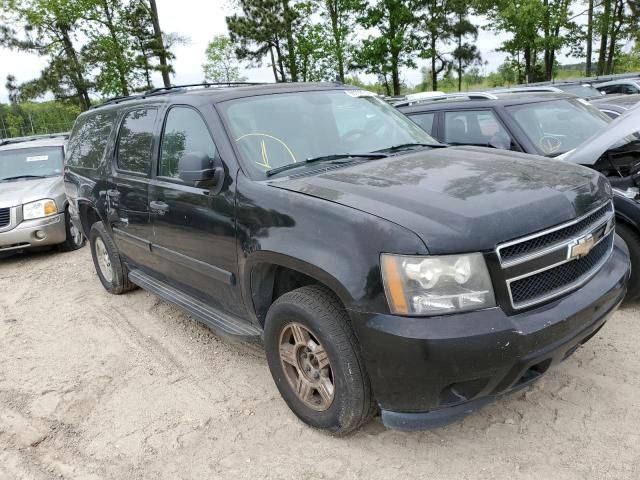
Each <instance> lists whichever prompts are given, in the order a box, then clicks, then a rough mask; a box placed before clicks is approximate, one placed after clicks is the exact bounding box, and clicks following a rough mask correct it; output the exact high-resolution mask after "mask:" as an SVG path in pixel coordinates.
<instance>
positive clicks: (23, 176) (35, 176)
mask: <svg viewBox="0 0 640 480" xmlns="http://www.w3.org/2000/svg"><path fill="white" fill-rule="evenodd" d="M20 178H45V177H44V176H43V175H16V176H15V177H6V178H3V179H0V180H1V181H3V182H4V181H5V180H18V179H20Z"/></svg>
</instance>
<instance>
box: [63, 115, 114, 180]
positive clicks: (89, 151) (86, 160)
mask: <svg viewBox="0 0 640 480" xmlns="http://www.w3.org/2000/svg"><path fill="white" fill-rule="evenodd" d="M115 119H116V113H115V111H110V112H105V113H95V114H91V113H89V114H86V115H85V116H81V117H80V118H78V120H76V123H75V125H74V126H73V130H72V132H71V136H70V138H69V148H68V149H67V156H66V159H65V160H66V163H67V165H69V166H72V167H80V168H92V169H95V168H98V165H99V164H100V161H101V160H102V156H103V155H104V149H105V147H106V145H107V141H108V140H109V136H110V135H111V130H112V128H113V124H114V122H115Z"/></svg>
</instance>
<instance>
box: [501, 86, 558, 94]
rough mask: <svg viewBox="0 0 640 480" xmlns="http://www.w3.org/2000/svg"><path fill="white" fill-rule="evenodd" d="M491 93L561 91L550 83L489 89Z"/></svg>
mask: <svg viewBox="0 0 640 480" xmlns="http://www.w3.org/2000/svg"><path fill="white" fill-rule="evenodd" d="M491 91H492V92H493V93H526V92H554V93H563V92H562V90H560V89H559V88H558V87H554V86H552V85H538V86H524V87H508V88H496V89H493V90H491Z"/></svg>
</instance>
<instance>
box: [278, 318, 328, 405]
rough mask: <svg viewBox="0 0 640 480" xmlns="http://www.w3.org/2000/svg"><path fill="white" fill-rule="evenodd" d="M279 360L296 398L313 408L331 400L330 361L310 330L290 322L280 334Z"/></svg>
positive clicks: (326, 403)
mask: <svg viewBox="0 0 640 480" xmlns="http://www.w3.org/2000/svg"><path fill="white" fill-rule="evenodd" d="M279 351H280V361H281V363H282V367H283V369H284V372H285V375H286V377H287V380H288V382H289V384H290V385H291V387H292V388H293V391H294V392H295V393H296V395H297V397H298V399H299V400H300V401H302V402H303V403H304V404H305V405H306V406H308V407H309V408H311V409H313V410H316V411H324V410H327V409H328V408H329V407H330V406H331V404H332V403H333V398H334V393H335V389H334V384H333V374H332V371H331V363H330V362H329V357H328V356H327V353H326V351H325V349H324V347H323V346H322V345H321V344H320V342H319V341H318V339H317V337H316V335H314V334H313V332H312V331H311V330H309V329H308V328H307V327H305V326H304V325H302V324H300V323H290V324H288V325H287V326H286V327H285V328H284V329H283V330H282V334H281V335H280V347H279Z"/></svg>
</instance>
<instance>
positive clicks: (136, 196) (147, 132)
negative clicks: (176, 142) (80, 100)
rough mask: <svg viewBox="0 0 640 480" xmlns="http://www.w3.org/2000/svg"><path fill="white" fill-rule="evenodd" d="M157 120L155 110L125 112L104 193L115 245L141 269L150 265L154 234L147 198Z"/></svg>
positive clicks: (145, 108) (147, 108)
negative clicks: (109, 177)
mask: <svg viewBox="0 0 640 480" xmlns="http://www.w3.org/2000/svg"><path fill="white" fill-rule="evenodd" d="M157 119H158V109H157V108H156V107H146V106H145V107H136V108H133V109H131V110H128V111H126V112H125V113H124V115H123V117H122V119H121V121H120V126H119V129H118V137H117V140H116V147H115V152H114V158H113V168H112V176H111V179H110V182H109V185H108V189H107V191H106V198H107V210H108V215H109V223H110V224H111V228H112V229H113V233H114V238H115V242H116V245H117V246H118V249H119V250H120V251H121V252H122V253H124V255H125V256H126V257H127V258H128V259H129V260H130V261H131V262H132V263H135V264H138V265H141V266H145V265H148V264H149V262H150V252H151V249H150V245H151V237H152V235H153V229H152V226H151V221H150V216H149V206H148V195H149V183H150V181H151V159H152V157H153V156H154V152H155V151H156V150H157V144H156V143H157V142H156V139H155V135H154V132H155V131H156V127H157V124H156V123H157Z"/></svg>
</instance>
